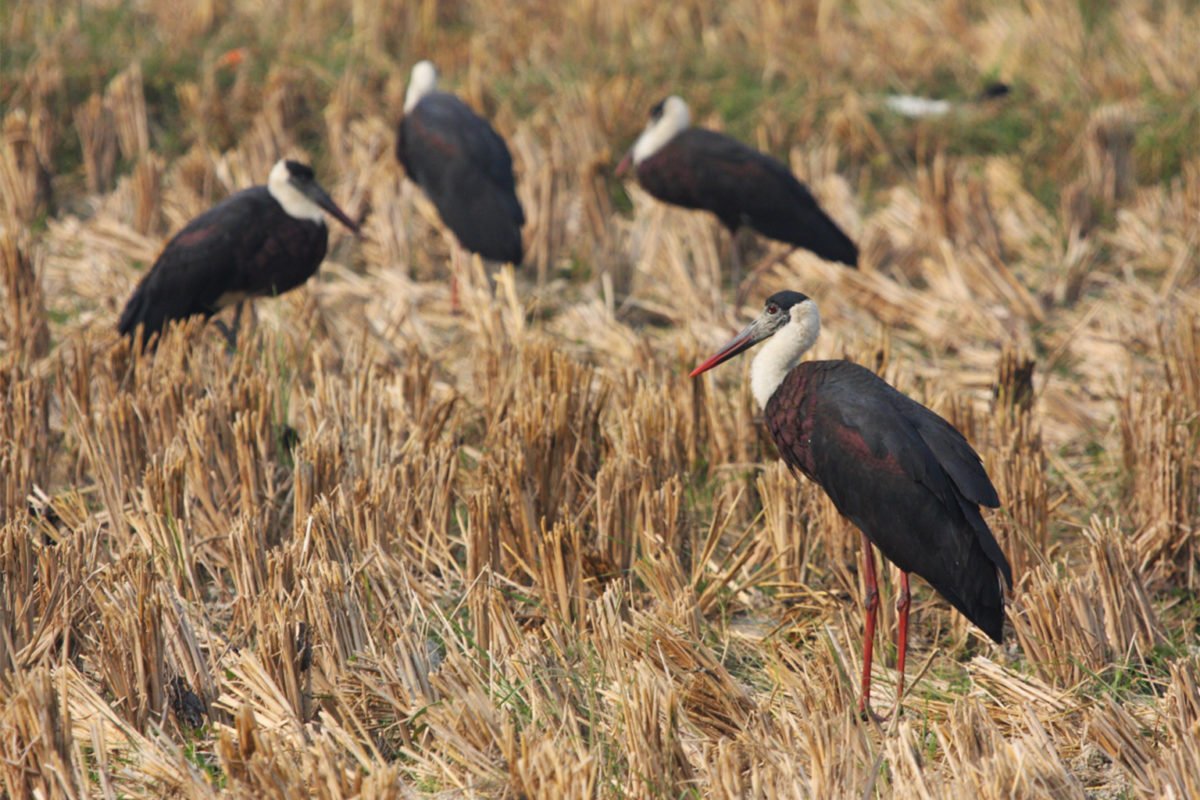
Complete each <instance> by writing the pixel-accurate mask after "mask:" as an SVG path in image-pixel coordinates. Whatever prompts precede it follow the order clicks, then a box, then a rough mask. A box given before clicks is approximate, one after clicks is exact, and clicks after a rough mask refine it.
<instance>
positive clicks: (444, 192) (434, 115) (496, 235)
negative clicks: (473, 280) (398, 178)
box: [396, 92, 525, 264]
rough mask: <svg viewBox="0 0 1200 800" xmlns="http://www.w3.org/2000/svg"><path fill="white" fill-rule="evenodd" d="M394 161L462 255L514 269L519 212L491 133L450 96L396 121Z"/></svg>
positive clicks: (507, 166)
mask: <svg viewBox="0 0 1200 800" xmlns="http://www.w3.org/2000/svg"><path fill="white" fill-rule="evenodd" d="M396 150H397V155H398V156H399V158H400V161H401V163H402V164H403V165H404V169H405V170H406V171H407V172H408V174H409V176H410V177H411V178H412V179H413V180H414V181H415V182H416V183H417V184H418V185H419V186H420V187H421V188H422V189H423V190H424V191H425V194H426V195H427V196H428V197H429V199H430V200H431V201H432V202H433V204H434V205H435V206H437V209H438V213H439V214H440V215H441V217H442V221H443V222H445V223H446V225H447V226H448V227H449V228H450V230H452V231H453V232H454V234H455V236H457V237H458V240H459V242H461V243H462V245H463V247H465V248H466V249H468V250H470V251H472V252H475V253H479V254H480V255H482V256H484V257H485V258H490V259H493V260H496V261H509V262H512V263H514V264H519V263H520V262H521V258H522V250H521V226H522V225H524V224H525V212H524V209H522V208H521V203H520V201H519V200H518V199H517V195H516V181H515V179H514V177H513V167H512V156H511V155H510V153H509V151H508V146H507V145H506V144H505V143H504V140H503V139H502V138H501V137H500V135H499V134H498V133H496V131H495V130H494V129H493V128H492V126H491V125H489V124H488V123H487V121H486V120H484V119H482V118H481V117H479V116H478V115H477V114H475V112H473V111H472V110H471V109H470V108H468V107H467V105H466V104H465V103H463V102H462V101H461V100H459V99H458V98H457V97H454V96H453V95H450V94H445V93H441V92H438V93H435V94H432V95H429V96H427V97H425V98H424V99H422V100H421V102H419V103H418V104H417V106H416V107H415V108H414V109H413V110H412V111H411V112H410V113H408V114H407V115H405V117H404V119H403V120H402V121H401V123H400V134H399V138H398V140H397V148H396Z"/></svg>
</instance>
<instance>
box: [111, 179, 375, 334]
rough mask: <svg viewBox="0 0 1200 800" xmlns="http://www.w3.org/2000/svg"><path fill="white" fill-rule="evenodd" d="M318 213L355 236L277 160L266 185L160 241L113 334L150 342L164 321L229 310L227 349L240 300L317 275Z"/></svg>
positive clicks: (321, 246)
mask: <svg viewBox="0 0 1200 800" xmlns="http://www.w3.org/2000/svg"><path fill="white" fill-rule="evenodd" d="M324 212H329V213H330V214H332V215H333V216H334V217H335V218H336V219H337V220H338V221H339V222H341V223H342V224H343V225H345V226H346V227H347V228H349V229H350V230H352V231H354V232H355V233H358V225H356V224H355V223H354V222H353V221H351V220H350V218H349V217H347V216H346V214H345V213H344V212H343V211H342V210H341V209H340V208H338V206H337V204H336V203H334V202H333V200H332V198H330V197H329V195H328V194H327V193H326V192H325V190H324V189H322V188H321V186H320V184H318V183H317V180H316V178H315V177H314V175H313V171H312V168H311V167H308V166H306V165H305V164H301V163H299V162H297V161H288V160H280V161H278V162H277V163H276V164H275V166H274V167H272V169H271V174H270V176H269V177H268V178H267V185H266V186H253V187H251V188H249V189H244V190H242V191H240V192H238V193H236V194H234V195H231V196H229V197H227V198H225V199H224V200H222V201H221V202H220V203H218V204H217V205H215V206H213V207H212V208H210V209H209V210H208V211H205V212H204V213H203V214H201V215H200V216H198V217H196V218H195V219H193V220H192V221H191V222H189V223H188V224H187V225H186V226H185V227H184V229H183V230H181V231H180V232H179V233H177V234H175V236H174V237H173V238H172V239H171V241H169V242H167V246H166V247H164V248H163V251H162V254H161V255H159V257H158V260H157V261H155V262H154V266H153V267H151V268H150V271H149V272H148V273H146V275H145V277H143V278H142V280H141V282H140V283H139V284H138V286H137V288H136V289H135V290H134V292H133V296H131V297H130V298H129V302H128V303H126V304H125V310H124V311H122V312H121V319H120V321H119V322H118V323H117V330H119V331H120V332H121V333H122V334H124V335H126V336H133V335H135V334H136V332H137V331H138V329H139V328H140V329H141V330H142V336H143V337H144V339H145V341H149V340H150V338H151V336H152V335H153V334H158V333H161V332H162V329H163V327H164V326H165V325H166V324H167V323H168V322H170V321H171V320H175V319H184V318H185V317H191V316H196V315H203V316H205V317H211V316H213V315H214V314H216V313H217V312H218V311H220V310H221V309H223V308H225V307H226V306H230V305H234V304H236V305H237V313H236V316H235V317H234V323H233V326H232V330H226V331H225V332H226V336H227V338H228V339H229V343H230V346H231V347H232V346H233V345H234V344H235V342H236V336H237V325H238V320H240V317H241V313H242V304H243V301H245V300H248V299H250V298H254V297H264V296H271V295H278V294H283V293H284V292H286V291H288V290H290V289H294V288H296V287H297V286H299V285H300V284H302V283H304V282H305V281H306V280H308V279H309V278H310V277H312V276H313V274H315V273H316V271H317V268H318V267H319V266H320V265H321V261H322V260H323V259H324V258H325V249H326V246H327V244H328V239H329V231H328V229H327V228H326V227H325V213H324ZM218 325H219V323H218ZM220 327H221V328H222V329H223V330H224V326H220Z"/></svg>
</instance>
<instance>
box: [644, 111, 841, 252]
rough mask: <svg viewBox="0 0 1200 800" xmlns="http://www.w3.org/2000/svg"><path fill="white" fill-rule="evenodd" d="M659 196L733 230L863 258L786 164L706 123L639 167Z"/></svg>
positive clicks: (678, 137) (665, 147) (816, 249)
mask: <svg viewBox="0 0 1200 800" xmlns="http://www.w3.org/2000/svg"><path fill="white" fill-rule="evenodd" d="M638 180H639V181H640V182H641V184H642V185H643V186H644V187H645V188H646V190H647V191H649V192H650V193H651V194H653V195H654V196H655V197H658V198H659V199H661V200H664V201H666V202H668V203H675V204H676V205H681V206H684V207H686V208H698V209H705V210H707V211H711V212H713V213H714V214H716V215H717V217H719V218H720V220H721V221H722V222H723V223H724V224H725V226H726V227H728V228H729V229H730V230H736V229H737V228H738V227H740V226H741V225H749V226H750V227H751V228H753V229H754V230H756V231H758V232H759V233H761V234H763V235H764V236H769V237H770V238H772V239H778V240H779V241H782V242H788V243H789V244H794V245H796V246H797V247H803V248H805V249H806V250H811V251H812V252H814V253H816V254H817V255H819V256H820V257H821V258H824V259H827V260H829V261H839V262H841V263H843V264H847V265H849V266H857V265H858V248H857V247H856V246H855V245H854V242H852V241H851V240H850V238H849V237H848V236H846V234H845V233H844V232H843V231H842V229H841V228H839V227H838V225H837V223H835V222H834V221H833V220H832V219H830V218H829V216H828V215H827V214H826V213H825V212H824V211H823V210H822V209H821V207H820V205H818V204H817V201H816V198H814V197H813V196H812V193H811V192H810V191H809V190H808V187H807V186H805V185H804V184H803V183H801V182H800V181H799V180H797V179H796V176H795V175H793V174H792V172H791V170H789V169H788V168H787V167H786V166H784V165H783V164H782V163H780V162H779V161H777V160H776V159H774V158H771V157H770V156H768V155H764V154H763V153H760V152H758V151H757V150H754V149H753V148H750V147H747V146H746V145H744V144H742V143H741V142H739V141H737V140H736V139H732V138H730V137H728V136H725V135H724V134H720V133H717V132H715V131H710V130H705V129H703V128H689V129H687V130H685V131H683V132H682V133H680V134H678V135H677V136H675V138H673V139H672V140H671V141H670V142H668V143H667V144H666V145H664V146H663V147H662V149H660V150H659V151H658V152H657V153H655V154H654V155H652V156H651V157H650V158H648V159H646V160H645V161H644V162H642V164H641V165H639V167H638Z"/></svg>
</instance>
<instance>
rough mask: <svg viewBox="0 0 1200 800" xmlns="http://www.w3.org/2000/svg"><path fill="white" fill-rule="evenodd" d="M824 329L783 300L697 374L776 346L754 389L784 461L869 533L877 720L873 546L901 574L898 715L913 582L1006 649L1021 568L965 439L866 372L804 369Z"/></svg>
mask: <svg viewBox="0 0 1200 800" xmlns="http://www.w3.org/2000/svg"><path fill="white" fill-rule="evenodd" d="M820 329H821V322H820V315H819V314H818V313H817V306H816V304H815V303H813V301H812V300H810V299H809V298H808V297H806V296H805V295H803V294H801V293H799V292H777V293H776V294H773V295H771V296H770V297H769V298H767V302H766V306H765V307H764V309H763V312H762V313H761V314H760V315H759V316H758V318H757V319H755V320H754V321H753V322H751V323H750V324H749V325H747V326H746V328H745V329H743V330H742V332H741V333H739V334H738V335H737V336H735V337H734V338H733V339H732V340H730V341H729V342H728V343H727V344H726V345H725V346H724V347H722V348H721V349H720V350H719V351H718V352H717V354H716V355H714V356H713V357H712V358H710V359H708V360H707V361H705V362H704V363H703V364H701V365H700V366H698V367H696V368H695V369H694V370H693V371H692V373H691V375H692V377H696V376H697V375H699V374H700V373H702V372H705V371H706V370H709V369H712V368H713V367H715V366H716V365H718V364H720V363H721V362H723V361H726V360H728V359H730V358H733V357H734V356H736V355H738V354H739V353H742V352H744V351H745V350H748V349H749V348H751V347H753V346H754V345H755V344H757V343H759V342H761V341H763V340H764V339H765V340H767V343H766V344H765V345H763V348H762V349H761V350H760V351H759V352H758V355H757V356H755V358H754V362H753V363H752V364H751V367H750V383H751V388H752V390H753V392H754V398H755V400H757V401H758V404H759V406H761V407H762V409H763V412H764V417H765V419H766V423H767V427H768V428H770V430H771V437H772V438H773V439H774V441H775V445H776V447H777V448H778V449H779V454H780V455H781V456H782V457H783V460H784V461H785V462H787V464H788V466H790V467H791V468H792V469H795V470H799V471H800V472H802V473H804V474H805V475H806V476H807V477H808V478H809V480H812V481H814V482H815V483H816V484H817V485H818V486H820V487H821V488H822V489H823V490H824V491H825V493H826V494H827V495H828V496H829V499H830V500H832V501H833V504H834V505H835V506H836V507H837V509H838V511H839V512H841V514H842V516H844V517H846V518H847V519H849V520H850V521H851V522H853V523H854V525H855V526H856V527H858V529H859V530H860V531H861V532H862V546H863V583H864V587H865V608H866V623H865V625H864V632H863V673H862V695H861V698H860V700H859V711H860V712H862V713H864V714H865V713H869V712H870V704H871V652H872V647H873V644H874V638H875V612H876V609H877V607H878V602H879V594H878V584H877V581H876V578H875V557H874V552H873V550H872V545H874V546H875V547H878V548H879V549H880V551H881V552H882V553H883V555H884V556H885V557H886V558H887V559H888V560H889V561H891V562H892V563H894V564H895V565H896V566H897V567H899V568H900V595H899V597H898V598H897V603H896V605H897V608H898V610H899V631H898V633H897V638H898V640H899V641H898V645H899V647H898V656H897V663H896V669H897V672H898V677H897V689H896V703H897V706H899V703H900V700H901V697H902V696H903V693H904V661H905V656H906V654H907V651H908V610H909V603H910V599H909V587H908V575H909V573H910V572H913V573H916V574H917V575H920V576H921V577H923V578H924V579H925V580H926V581H928V582H929V583H930V585H932V586H933V588H934V589H936V590H937V591H938V593H939V594H941V595H942V596H943V597H944V598H946V599H947V600H948V601H950V604H951V605H953V606H954V607H955V608H957V609H958V610H959V611H960V612H962V614H963V615H964V616H966V617H967V619H969V620H971V622H973V623H975V624H976V625H977V626H979V628H981V629H982V630H983V632H984V633H986V634H987V635H988V636H989V637H990V638H991V639H992V640H994V641H996V642H1000V641H1001V639H1002V636H1003V631H1004V596H1003V588H1002V586H1001V583H1000V579H1001V577H1003V580H1004V582H1005V583H1007V584H1008V585H1009V586H1010V587H1011V586H1012V568H1011V567H1010V566H1009V564H1008V560H1007V559H1006V558H1005V556H1004V553H1003V552H1002V551H1001V550H1000V545H999V544H998V543H997V542H996V539H995V537H994V536H993V535H992V532H991V530H990V529H989V528H988V525H987V523H986V522H985V521H984V519H983V516H982V514H981V513H980V510H979V507H980V506H986V507H988V508H996V507H998V506H999V505H1000V500H999V498H998V497H997V495H996V489H995V488H994V487H993V486H992V482H991V480H990V479H989V478H988V476H987V472H985V471H984V469H983V465H982V463H981V462H980V460H979V455H978V454H977V453H976V452H975V451H974V450H973V449H972V448H971V445H970V444H969V443H968V442H967V440H966V439H965V438H964V437H963V435H962V434H961V433H959V432H958V430H956V429H955V428H954V426H952V425H951V424H950V423H949V422H947V421H946V420H944V419H942V418H941V417H940V416H938V415H937V414H935V413H934V412H933V411H930V410H929V409H928V408H926V407H925V406H923V405H921V404H920V403H918V402H916V401H915V400H913V399H911V398H909V397H907V396H905V395H903V394H901V393H900V392H898V391H897V390H896V389H894V388H892V386H890V385H889V384H888V383H887V382H886V381H884V380H883V379H882V378H880V377H879V376H877V375H876V374H875V373H874V372H871V371H870V370H868V369H866V368H864V367H861V366H859V365H857V364H854V363H852V362H849V361H807V362H804V363H801V362H800V359H801V357H802V356H803V355H804V353H805V352H806V351H808V349H809V348H811V347H812V345H813V343H814V342H816V340H817V335H818V334H819V332H820Z"/></svg>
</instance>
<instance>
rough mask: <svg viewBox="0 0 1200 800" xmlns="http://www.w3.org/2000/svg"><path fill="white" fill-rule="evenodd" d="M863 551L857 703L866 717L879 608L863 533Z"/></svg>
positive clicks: (872, 553) (871, 555) (871, 547)
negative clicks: (862, 618) (863, 618)
mask: <svg viewBox="0 0 1200 800" xmlns="http://www.w3.org/2000/svg"><path fill="white" fill-rule="evenodd" d="M862 550H863V591H864V596H863V608H864V609H866V612H867V620H866V623H865V624H864V625H863V672H862V695H861V697H860V698H859V701H858V712H859V713H860V714H863V715H866V714H868V713H870V710H871V655H872V652H873V651H874V649H875V612H876V610H878V608H879V583H878V582H877V581H876V579H875V548H874V545H872V544H871V540H870V539H868V538H867V535H866V534H865V533H864V534H863V535H862Z"/></svg>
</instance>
